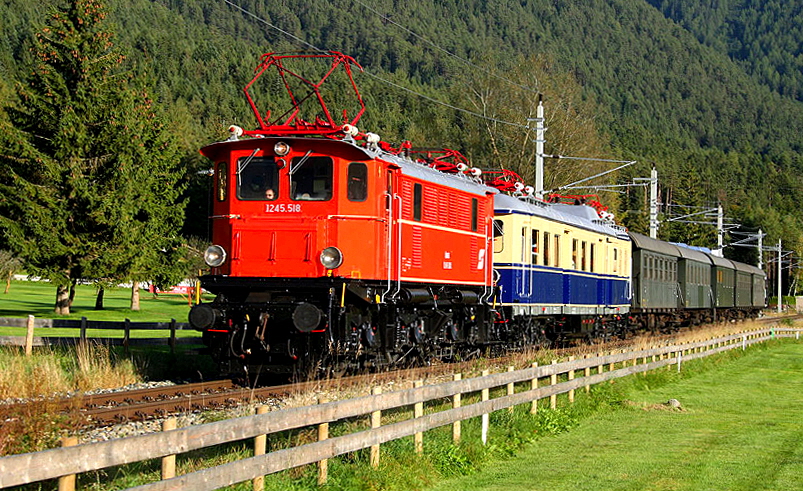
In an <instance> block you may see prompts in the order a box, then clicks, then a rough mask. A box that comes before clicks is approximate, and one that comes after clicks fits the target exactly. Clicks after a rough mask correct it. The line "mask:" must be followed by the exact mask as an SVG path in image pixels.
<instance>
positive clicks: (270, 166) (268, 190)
mask: <svg viewBox="0 0 803 491" xmlns="http://www.w3.org/2000/svg"><path fill="white" fill-rule="evenodd" d="M278 196H279V168H278V167H277V166H276V162H274V161H273V158H265V157H245V158H241V159H240V160H239V161H237V197H238V198H239V199H241V200H274V199H276V198H277V197H278Z"/></svg>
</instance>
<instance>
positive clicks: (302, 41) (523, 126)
mask: <svg viewBox="0 0 803 491" xmlns="http://www.w3.org/2000/svg"><path fill="white" fill-rule="evenodd" d="M223 2H224V3H226V4H228V5H230V6H231V7H233V8H235V9H237V10H239V11H240V12H242V13H243V14H245V15H247V16H249V17H251V18H253V19H255V20H256V21H258V22H260V23H262V24H265V25H266V26H268V27H270V28H271V29H275V30H276V31H279V32H280V33H282V34H284V35H285V36H287V37H289V38H291V39H293V40H295V41H297V42H298V43H300V44H302V45H304V46H306V47H308V48H310V49H312V50H314V51H318V52H320V53H326V52H328V51H327V50H325V49H322V48H319V47H317V46H315V45H313V44H311V43H309V42H307V41H305V40H303V39H301V38H300V37H298V36H296V35H294V34H292V33H290V32H287V31H285V30H284V29H281V28H280V27H278V26H276V25H274V24H271V23H270V22H268V21H267V20H265V19H263V18H262V17H260V16H258V15H256V14H254V13H253V12H251V11H250V10H248V9H246V8H244V7H242V6H240V5H238V4H236V3H234V2H233V1H232V0H223ZM444 51H445V50H444ZM447 53H448V51H447ZM363 73H365V74H366V75H368V76H369V77H371V78H374V79H376V80H379V81H380V82H382V83H385V84H387V85H390V86H392V87H394V88H397V89H399V90H403V91H405V92H408V93H410V94H413V95H416V96H418V97H420V98H422V99H425V100H428V101H430V102H432V103H435V104H439V105H441V106H443V107H447V108H449V109H452V110H455V111H459V112H462V113H464V114H469V115H471V116H475V117H478V118H481V119H485V120H487V121H491V122H494V123H499V124H504V125H508V126H513V127H517V128H524V129H528V128H529V127H528V126H526V125H523V124H521V123H514V122H511V121H505V120H503V119H499V118H494V117H491V116H487V115H485V114H482V113H478V112H476V111H471V110H470V109H465V108H461V107H458V106H455V105H453V104H449V103H446V102H443V101H440V100H438V99H435V98H434V97H430V96H428V95H425V94H422V93H420V92H417V91H415V90H413V89H410V88H408V87H404V86H403V85H400V84H397V83H395V82H392V81H390V80H388V79H386V78H384V77H381V76H379V75H377V74H374V73H371V72H369V71H367V70H365V69H363Z"/></svg>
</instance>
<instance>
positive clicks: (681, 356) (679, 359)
mask: <svg viewBox="0 0 803 491" xmlns="http://www.w3.org/2000/svg"><path fill="white" fill-rule="evenodd" d="M682 359H683V350H680V351H678V373H680V361H681V360H682Z"/></svg>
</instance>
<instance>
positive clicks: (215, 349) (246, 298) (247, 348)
mask: <svg viewBox="0 0 803 491" xmlns="http://www.w3.org/2000/svg"><path fill="white" fill-rule="evenodd" d="M202 284H203V286H204V288H206V289H207V290H209V291H211V292H213V293H215V294H217V297H216V299H215V300H214V301H213V302H212V303H208V304H201V305H198V306H195V307H194V308H193V309H192V311H191V312H190V323H191V324H192V325H193V327H195V328H196V329H198V330H201V331H203V333H204V334H203V335H204V344H206V345H207V346H208V347H209V348H210V352H211V354H212V356H213V358H214V359H216V360H217V361H218V362H219V363H221V367H222V369H223V370H226V371H230V372H236V371H237V368H238V367H240V370H241V369H242V367H245V368H246V369H247V370H249V371H250V372H251V375H253V372H254V371H255V370H257V371H260V372H261V373H265V372H274V373H275V372H280V373H297V374H300V375H303V376H308V375H319V374H320V373H321V372H330V373H333V374H337V373H344V372H347V371H356V370H360V369H366V368H380V367H393V366H406V365H417V364H427V363H430V362H431V361H433V360H435V359H442V360H449V359H465V358H467V357H470V356H472V355H473V354H477V353H481V352H483V350H485V349H487V347H489V346H493V345H501V344H502V343H503V342H505V341H507V338H506V337H505V336H504V333H503V332H501V331H502V330H503V329H502V328H503V327H504V325H503V323H500V322H496V321H495V318H494V316H493V315H492V312H491V311H492V309H491V308H490V307H489V306H488V305H487V304H485V303H483V302H481V299H482V296H483V294H485V293H486V292H485V291H484V290H483V288H482V287H466V286H460V287H457V286H450V285H444V286H432V285H417V284H402V285H400V287H396V285H392V286H394V287H395V288H391V289H390V292H389V289H388V285H387V283H379V282H370V281H343V280H338V279H331V278H322V279H314V280H299V279H296V278H294V279H286V280H285V279H262V278H251V279H245V278H236V279H235V278H224V277H205V278H202ZM300 372H306V373H300Z"/></svg>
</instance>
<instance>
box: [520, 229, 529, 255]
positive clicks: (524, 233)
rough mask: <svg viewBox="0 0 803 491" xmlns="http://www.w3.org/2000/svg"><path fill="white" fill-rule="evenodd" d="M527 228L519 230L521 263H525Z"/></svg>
mask: <svg viewBox="0 0 803 491" xmlns="http://www.w3.org/2000/svg"><path fill="white" fill-rule="evenodd" d="M527 235H528V234H527V227H522V228H521V262H522V264H524V263H525V262H526V261H527Z"/></svg>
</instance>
